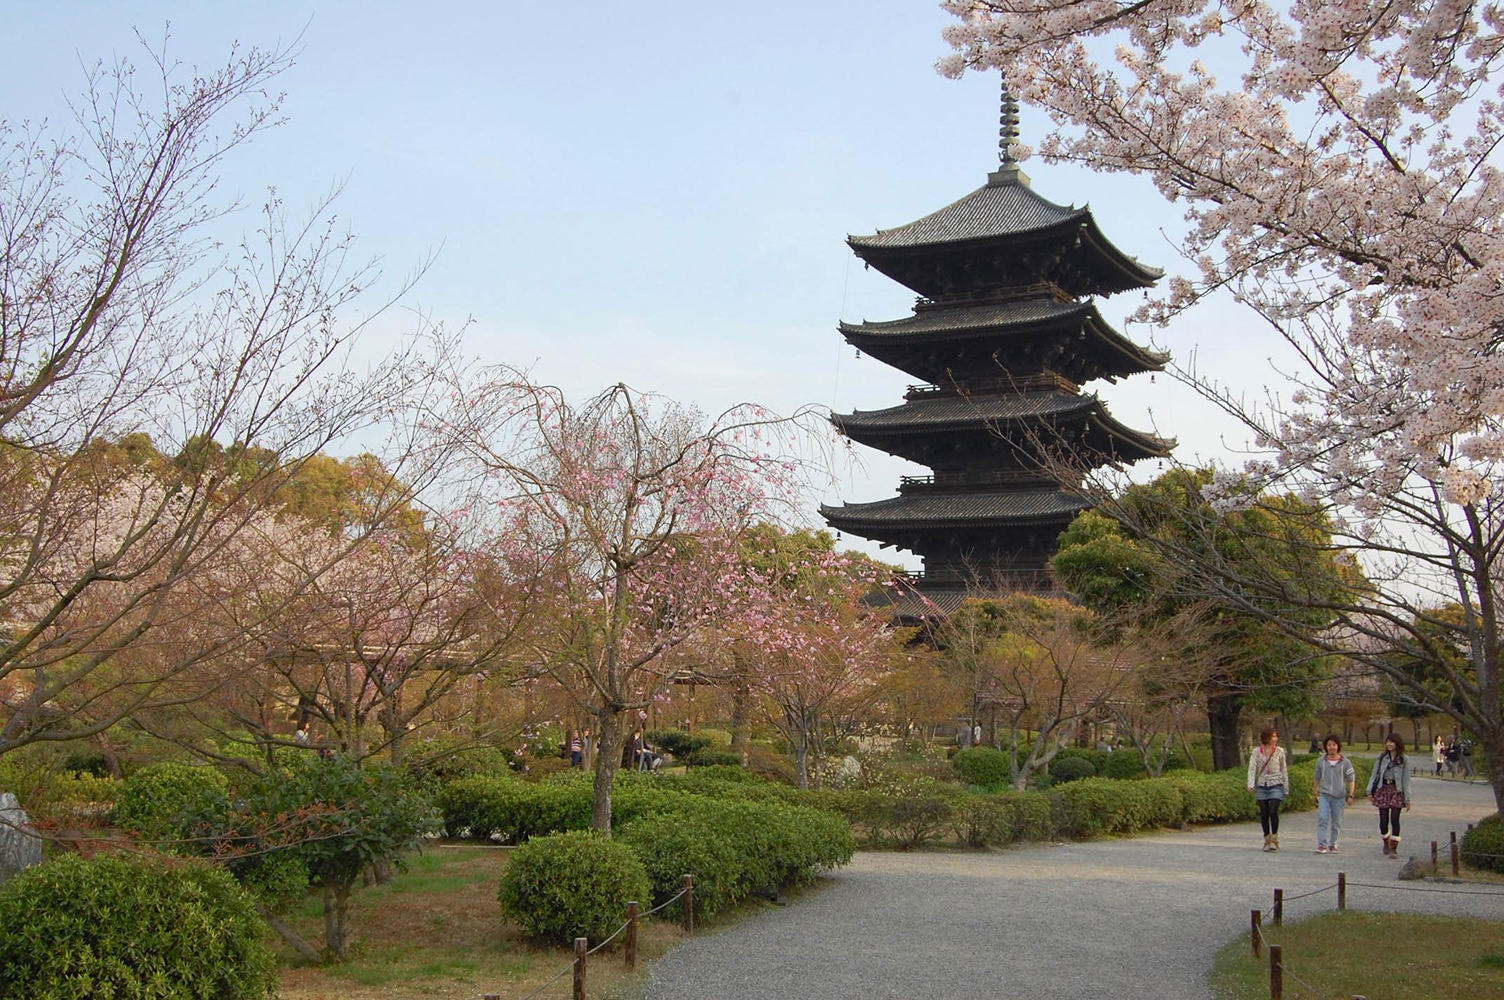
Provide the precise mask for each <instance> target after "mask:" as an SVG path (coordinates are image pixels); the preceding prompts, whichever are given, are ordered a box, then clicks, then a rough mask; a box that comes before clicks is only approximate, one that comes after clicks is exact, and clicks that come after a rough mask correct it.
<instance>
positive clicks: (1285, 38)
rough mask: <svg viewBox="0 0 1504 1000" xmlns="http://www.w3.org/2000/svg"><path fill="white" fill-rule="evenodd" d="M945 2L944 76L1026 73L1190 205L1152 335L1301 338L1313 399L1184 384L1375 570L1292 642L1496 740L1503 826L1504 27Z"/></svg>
mask: <svg viewBox="0 0 1504 1000" xmlns="http://www.w3.org/2000/svg"><path fill="white" fill-rule="evenodd" d="M943 6H944V7H945V8H946V9H947V10H949V11H951V12H952V13H953V14H955V15H956V16H957V18H958V19H959V20H958V21H957V23H955V24H953V25H951V26H950V27H949V28H948V29H947V30H946V38H947V40H948V41H949V43H950V44H951V45H952V46H953V47H954V49H955V54H954V55H952V56H949V57H947V58H945V59H943V60H942V61H941V64H940V68H941V70H942V71H943V72H945V73H948V74H952V75H956V74H960V73H962V72H964V71H966V70H967V69H982V68H1001V69H1003V70H1004V71H1005V72H1006V73H1007V76H1008V79H1009V81H1010V83H1011V84H1012V85H1013V87H1014V90H1015V91H1016V93H1017V94H1018V96H1019V97H1020V98H1022V99H1023V100H1024V101H1026V102H1029V103H1032V104H1034V105H1036V106H1038V107H1041V108H1043V109H1045V110H1046V111H1048V112H1049V114H1050V116H1051V117H1052V119H1053V120H1054V122H1055V123H1056V126H1057V128H1056V129H1055V131H1053V132H1052V133H1051V134H1050V135H1048V136H1046V137H1045V138H1044V140H1043V142H1042V143H1041V150H1042V152H1043V153H1044V155H1045V156H1046V158H1051V159H1058V160H1066V161H1073V162H1078V163H1082V164H1085V165H1087V166H1090V167H1091V168H1093V169H1097V170H1103V171H1111V172H1124V173H1132V174H1139V175H1143V176H1144V177H1146V178H1147V179H1149V180H1150V181H1151V182H1152V183H1153V184H1154V185H1155V187H1156V188H1157V189H1158V190H1159V192H1160V193H1161V194H1162V195H1163V196H1164V197H1165V198H1166V199H1167V200H1168V201H1170V202H1172V203H1174V204H1176V205H1177V206H1180V207H1182V208H1183V210H1184V213H1185V219H1186V222H1187V229H1186V232H1185V235H1184V237H1183V242H1182V245H1181V251H1182V253H1183V255H1184V257H1185V260H1186V261H1187V264H1188V268H1187V271H1188V273H1187V274H1186V275H1183V276H1177V277H1174V278H1172V280H1171V281H1170V282H1169V287H1168V292H1167V294H1165V295H1164V296H1162V297H1160V298H1158V299H1154V300H1152V301H1150V302H1149V303H1148V304H1147V305H1146V306H1145V307H1144V308H1143V309H1142V310H1141V311H1140V314H1139V318H1142V319H1147V320H1151V321H1155V322H1161V323H1162V322H1166V321H1168V320H1170V319H1171V318H1172V317H1174V316H1176V315H1178V314H1179V313H1181V312H1183V311H1185V310H1187V309H1189V308H1191V307H1193V306H1194V305H1196V304H1197V303H1198V302H1199V301H1201V300H1203V299H1204V298H1206V297H1208V296H1210V295H1213V294H1228V295H1231V296H1232V297H1233V298H1235V299H1236V300H1237V301H1238V302H1240V303H1242V304H1244V305H1245V306H1246V307H1247V308H1249V309H1251V310H1252V311H1253V313H1254V314H1255V315H1257V316H1258V317H1259V318H1260V319H1262V320H1263V322H1264V324H1265V325H1266V326H1267V327H1268V329H1269V330H1270V331H1271V332H1272V335H1273V336H1275V337H1277V338H1280V339H1282V340H1283V341H1284V342H1285V343H1287V344H1288V345H1289V348H1290V351H1289V355H1290V356H1291V357H1292V358H1293V359H1294V363H1293V366H1292V370H1290V371H1289V372H1287V373H1285V374H1286V376H1287V377H1288V378H1289V379H1290V380H1291V381H1293V382H1294V383H1296V384H1295V387H1294V390H1293V392H1291V393H1290V394H1289V395H1288V396H1275V395H1273V394H1271V395H1270V398H1269V399H1268V401H1267V402H1264V403H1261V404H1252V403H1248V402H1246V401H1245V398H1244V396H1243V395H1242V393H1241V391H1238V390H1239V387H1233V389H1232V390H1229V389H1228V388H1226V387H1223V386H1219V385H1215V384H1211V383H1210V382H1209V381H1207V380H1205V379H1202V378H1198V377H1197V375H1196V373H1195V372H1193V371H1181V372H1180V374H1181V376H1182V377H1183V378H1184V379H1185V380H1186V381H1188V382H1189V383H1190V384H1192V385H1195V386H1197V387H1198V388H1199V389H1201V391H1203V392H1204V393H1205V394H1206V395H1207V396H1208V397H1209V398H1211V399H1213V400H1215V401H1217V402H1218V403H1220V405H1222V406H1224V407H1225V408H1226V409H1227V411H1228V412H1230V413H1231V414H1233V415H1234V416H1235V417H1237V418H1238V419H1240V420H1242V421H1243V422H1244V423H1245V424H1246V425H1247V426H1249V427H1250V428H1251V429H1253V431H1254V432H1255V434H1256V441H1257V442H1258V443H1259V444H1260V445H1262V446H1263V447H1264V448H1265V449H1267V452H1266V454H1264V455H1261V456H1259V457H1258V458H1257V459H1256V460H1255V461H1253V462H1251V463H1249V464H1248V466H1247V467H1246V468H1244V469H1241V470H1236V474H1237V477H1238V478H1239V479H1241V480H1243V481H1245V482H1246V481H1248V480H1250V479H1251V480H1252V481H1253V482H1254V483H1255V485H1256V486H1257V487H1258V488H1260V489H1262V488H1269V487H1277V488H1278V490H1279V491H1281V492H1283V491H1289V492H1294V493H1297V494H1300V495H1302V496H1304V497H1305V498H1307V499H1309V500H1311V501H1312V502H1318V503H1320V504H1322V505H1324V506H1325V507H1326V508H1327V510H1326V511H1325V512H1324V514H1325V516H1326V517H1328V519H1329V520H1330V521H1331V523H1333V524H1334V525H1335V526H1336V528H1335V531H1334V537H1333V542H1332V544H1333V546H1334V547H1335V548H1337V549H1338V550H1341V551H1347V552H1353V553H1357V554H1358V555H1359V557H1360V559H1361V562H1362V568H1363V571H1364V573H1365V575H1366V577H1367V579H1368V580H1369V582H1370V586H1369V587H1368V588H1366V590H1365V591H1364V592H1363V593H1362V594H1361V595H1360V596H1359V597H1358V598H1357V599H1353V600H1347V601H1337V602H1334V606H1332V607H1331V608H1330V610H1331V611H1332V612H1333V613H1334V614H1335V616H1336V618H1337V620H1338V621H1337V624H1338V626H1339V627H1337V628H1333V629H1327V630H1323V631H1321V632H1319V633H1314V634H1313V633H1312V632H1311V631H1310V630H1308V629H1303V628H1301V627H1300V626H1299V623H1298V622H1288V623H1286V624H1287V625H1288V627H1289V630H1290V631H1291V633H1292V634H1295V635H1300V636H1302V637H1304V638H1306V639H1308V640H1310V641H1312V642H1313V643H1314V644H1315V645H1316V646H1317V647H1318V648H1320V649H1323V650H1326V651H1330V652H1334V653H1341V654H1344V655H1347V656H1349V657H1351V658H1352V659H1353V660H1354V661H1355V662H1360V663H1364V664H1366V665H1367V666H1368V667H1369V668H1370V669H1371V670H1373V671H1376V672H1379V673H1382V674H1385V675H1386V676H1388V677H1389V678H1390V679H1391V680H1392V681H1394V682H1395V683H1396V684H1398V685H1401V686H1405V687H1407V688H1408V689H1409V690H1411V691H1413V692H1414V693H1415V695H1416V696H1417V698H1418V699H1420V700H1421V703H1422V704H1423V705H1425V706H1428V707H1433V708H1434V709H1435V710H1436V711H1439V712H1445V713H1446V714H1448V715H1450V716H1451V717H1452V718H1453V719H1454V720H1455V721H1456V722H1457V723H1458V724H1460V725H1461V726H1463V727H1465V728H1466V729H1469V730H1471V731H1472V732H1474V733H1476V734H1477V736H1478V737H1479V739H1480V741H1481V743H1482V745H1483V748H1484V752H1485V754H1486V755H1487V758H1488V760H1489V762H1490V765H1491V767H1490V770H1491V774H1492V775H1493V778H1492V780H1493V785H1494V793H1495V798H1496V800H1497V801H1498V803H1499V804H1500V806H1501V807H1504V692H1501V677H1500V667H1499V653H1500V643H1501V636H1500V625H1501V621H1500V613H1499V596H1500V586H1499V581H1498V574H1497V572H1496V560H1497V558H1498V554H1499V552H1500V550H1501V543H1504V530H1501V529H1504V500H1501V497H1500V490H1499V485H1500V482H1501V480H1500V472H1501V467H1500V464H1499V463H1500V460H1501V456H1504V419H1501V417H1504V394H1501V392H1500V389H1499V387H1500V386H1501V385H1504V354H1501V352H1500V350H1499V344H1500V331H1501V330H1504V295H1501V279H1500V274H1501V272H1504V228H1501V214H1504V173H1501V171H1500V168H1499V151H1498V147H1499V144H1500V140H1501V138H1504V124H1501V116H1500V108H1501V102H1500V97H1501V90H1500V87H1501V85H1500V83H1499V82H1498V80H1499V79H1500V78H1501V77H1500V70H1501V69H1504V67H1501V65H1500V63H1501V58H1504V34H1501V25H1500V18H1501V15H1500V12H1499V10H1498V9H1497V8H1496V7H1494V6H1491V5H1476V4H1443V5H1437V4H1422V3H1399V4H1395V3H1379V2H1374V0H1351V2H1344V3H1309V2H1296V3H1291V4H1277V3H1272V2H1267V0H1240V2H1237V3H1231V4H1228V3H1220V2H1209V0H1190V2H1171V0H1163V2H1161V0H1143V2H1136V3H1119V2H1115V0H946V2H945V3H944V4H943ZM1109 53H1110V56H1109ZM1214 70H1215V71H1214ZM1016 152H1017V153H1019V154H1020V155H1027V154H1028V152H1029V150H1027V149H1025V148H1020V149H1018V150H1017V151H1016ZM1242 388H1244V389H1246V387H1242ZM1235 492H1239V493H1241V494H1242V495H1244V496H1247V495H1248V493H1249V491H1246V490H1239V491H1235ZM1253 492H1257V490H1255V491H1253ZM1174 557H1175V558H1179V559H1182V560H1183V561H1185V562H1187V563H1195V564H1196V565H1197V566H1198V567H1199V571H1200V573H1201V575H1202V577H1203V579H1204V582H1205V585H1206V587H1207V588H1208V589H1209V590H1213V591H1216V592H1217V593H1218V594H1219V596H1220V597H1223V598H1226V599H1228V600H1231V601H1233V602H1242V603H1243V604H1244V605H1245V606H1246V607H1247V608H1248V609H1249V610H1250V611H1255V607H1256V606H1257V605H1259V604H1260V603H1262V602H1263V598H1264V597H1266V596H1270V595H1274V596H1279V597H1280V598H1281V599H1282V600H1283V599H1288V598H1291V597H1293V598H1294V599H1295V600H1296V601H1301V602H1306V603H1312V602H1310V601H1309V600H1308V599H1307V598H1306V597H1305V596H1304V595H1300V594H1298V593H1295V594H1292V593H1291V588H1290V587H1288V586H1287V585H1284V584H1281V583H1280V582H1279V580H1278V577H1277V576H1276V577H1275V578H1274V579H1269V578H1266V577H1264V576H1262V575H1259V574H1238V573H1229V572H1227V567H1218V566H1215V565H1212V564H1211V563H1210V562H1208V561H1207V560H1205V559H1196V558H1194V557H1193V556H1192V555H1190V554H1188V553H1183V552H1182V553H1176V554H1175V555H1174ZM1453 607H1455V608H1458V609H1460V610H1461V615H1460V616H1458V615H1454V614H1452V612H1451V610H1450V609H1451V608H1453ZM1255 613H1257V612H1255ZM1276 617H1277V616H1276ZM1438 632H1441V633H1445V634H1446V637H1445V639H1444V640H1441V641H1438V639H1437V638H1436V636H1437V633H1438ZM1370 640H1371V641H1370ZM1454 650H1464V651H1466V661H1467V662H1466V669H1458V666H1457V664H1456V662H1455V658H1454V657H1453V655H1452V653H1453V651H1454ZM1396 654H1398V655H1396ZM1400 661H1403V662H1406V663H1408V664H1411V665H1412V666H1413V664H1414V663H1416V662H1417V661H1420V662H1424V663H1425V664H1427V665H1428V666H1429V667H1430V668H1432V669H1434V670H1435V671H1436V672H1437V673H1438V675H1439V676H1441V677H1442V678H1443V679H1444V680H1445V682H1446V683H1447V685H1448V686H1449V687H1450V688H1451V689H1452V691H1453V692H1454V696H1453V697H1452V698H1450V699H1446V700H1445V701H1446V703H1445V704H1443V703H1440V701H1437V700H1435V699H1432V700H1426V699H1427V698H1428V695H1427V694H1426V692H1427V690H1428V688H1427V685H1426V683H1425V682H1424V681H1419V680H1417V677H1418V676H1421V675H1423V674H1424V673H1426V671H1416V670H1414V669H1412V668H1406V669H1400V668H1398V667H1397V666H1396V663H1397V662H1400Z"/></svg>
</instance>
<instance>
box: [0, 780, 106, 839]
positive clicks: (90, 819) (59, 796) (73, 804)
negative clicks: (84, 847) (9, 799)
mask: <svg viewBox="0 0 1504 1000" xmlns="http://www.w3.org/2000/svg"><path fill="white" fill-rule="evenodd" d="M35 782H36V783H35V784H33V786H32V788H31V789H30V792H29V794H27V796H26V811H27V813H28V814H29V815H30V816H31V818H32V820H33V821H35V822H39V823H50V824H57V825H59V826H67V827H81V826H93V825H95V824H98V823H101V822H103V821H104V820H105V819H107V818H108V817H109V815H110V813H111V811H112V810H113V809H114V808H115V803H116V801H117V800H118V799H119V797H120V790H121V786H122V783H121V782H120V781H119V780H118V779H116V778H109V777H99V776H97V775H94V774H92V773H90V772H88V771H62V772H55V773H48V774H39V775H37V777H36V779H35ZM0 787H4V786H3V785H0ZM8 790H9V789H7V791H8Z"/></svg>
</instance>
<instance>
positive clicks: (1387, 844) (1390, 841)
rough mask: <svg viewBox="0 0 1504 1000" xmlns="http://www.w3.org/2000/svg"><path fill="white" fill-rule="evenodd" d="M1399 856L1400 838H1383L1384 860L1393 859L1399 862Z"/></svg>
mask: <svg viewBox="0 0 1504 1000" xmlns="http://www.w3.org/2000/svg"><path fill="white" fill-rule="evenodd" d="M1399 856H1400V838H1398V837H1385V838H1384V857H1386V858H1394V859H1395V860H1399Z"/></svg>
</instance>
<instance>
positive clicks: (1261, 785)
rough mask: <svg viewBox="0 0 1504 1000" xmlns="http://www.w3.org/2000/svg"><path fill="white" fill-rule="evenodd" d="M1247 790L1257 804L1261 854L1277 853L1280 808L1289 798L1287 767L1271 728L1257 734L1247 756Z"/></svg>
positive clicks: (1283, 754)
mask: <svg viewBox="0 0 1504 1000" xmlns="http://www.w3.org/2000/svg"><path fill="white" fill-rule="evenodd" d="M1248 790H1249V791H1250V792H1252V793H1253V797H1254V799H1255V800H1256V801H1257V802H1258V804H1259V825H1260V826H1262V827H1263V828H1264V850H1266V851H1277V850H1279V806H1280V803H1281V802H1283V801H1285V796H1286V795H1289V794H1290V767H1289V764H1288V762H1287V759H1286V756H1285V748H1284V747H1282V746H1280V745H1279V733H1278V732H1277V731H1276V730H1275V729H1274V728H1273V727H1270V728H1268V729H1265V730H1264V731H1263V732H1261V733H1259V746H1258V749H1257V750H1255V751H1253V753H1251V754H1249V755H1248Z"/></svg>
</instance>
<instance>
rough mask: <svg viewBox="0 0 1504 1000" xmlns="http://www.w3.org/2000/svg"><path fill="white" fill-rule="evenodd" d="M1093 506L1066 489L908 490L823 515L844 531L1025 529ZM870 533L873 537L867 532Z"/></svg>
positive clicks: (1062, 520) (1057, 521)
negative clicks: (954, 491) (978, 491)
mask: <svg viewBox="0 0 1504 1000" xmlns="http://www.w3.org/2000/svg"><path fill="white" fill-rule="evenodd" d="M1090 506H1091V504H1089V503H1087V502H1086V501H1085V500H1084V499H1082V498H1081V497H1079V496H1076V495H1075V494H1072V493H1066V492H1064V491H1063V490H1050V489H1046V490H1016V491H1006V492H996V493H918V494H904V495H901V496H896V497H892V498H890V499H888V500H878V501H875V502H873V503H848V504H842V505H841V506H839V507H828V506H825V505H821V507H820V513H821V515H822V516H824V518H825V519H826V520H827V521H828V522H830V524H831V526H832V527H834V528H837V529H839V530H841V531H851V532H852V533H854V534H859V535H862V534H864V531H863V529H864V528H870V529H876V530H878V531H881V530H882V529H885V528H895V527H907V528H940V527H968V528H978V527H1014V526H1017V527H1025V526H1029V525H1036V524H1061V525H1063V524H1066V523H1068V522H1069V521H1070V520H1071V519H1072V518H1074V517H1075V516H1076V515H1077V514H1079V513H1080V512H1081V511H1083V510H1086V509H1087V508H1088V507H1090ZM865 537H870V536H865Z"/></svg>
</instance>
